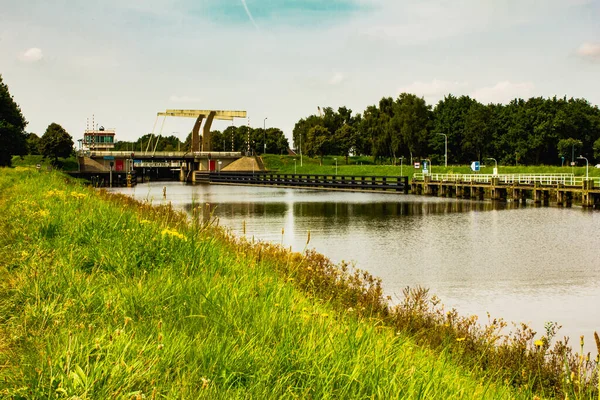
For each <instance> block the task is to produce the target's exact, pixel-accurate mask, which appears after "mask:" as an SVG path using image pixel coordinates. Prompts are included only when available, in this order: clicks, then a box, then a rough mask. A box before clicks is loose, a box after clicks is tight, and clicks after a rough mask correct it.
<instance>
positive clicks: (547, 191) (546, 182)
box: [411, 174, 600, 208]
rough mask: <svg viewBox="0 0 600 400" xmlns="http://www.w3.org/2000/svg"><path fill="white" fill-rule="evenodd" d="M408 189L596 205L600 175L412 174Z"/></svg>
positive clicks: (445, 194) (446, 194)
mask: <svg viewBox="0 0 600 400" xmlns="http://www.w3.org/2000/svg"><path fill="white" fill-rule="evenodd" d="M411 191H412V193H415V194H423V195H432V196H440V197H457V198H474V199H480V200H483V199H485V198H488V199H492V200H500V201H506V200H512V201H516V202H524V201H525V200H526V199H527V198H528V197H529V198H531V199H532V200H533V201H534V203H536V204H548V203H549V202H550V199H551V197H552V196H555V199H556V203H557V204H558V205H566V206H570V205H571V204H572V203H573V201H574V200H577V201H580V202H581V205H582V206H583V207H594V206H595V207H597V208H599V207H600V178H585V177H581V176H574V175H573V174H505V175H486V174H465V175H463V174H415V175H414V176H413V180H412V183H411Z"/></svg>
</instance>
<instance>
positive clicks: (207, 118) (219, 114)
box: [152, 110, 246, 153]
mask: <svg viewBox="0 0 600 400" xmlns="http://www.w3.org/2000/svg"><path fill="white" fill-rule="evenodd" d="M160 117H164V118H163V122H162V125H161V134H162V127H163V126H164V124H165V120H166V119H167V117H182V118H195V119H196V122H195V123H194V127H193V128H192V144H191V148H190V149H189V151H190V152H192V153H197V152H210V151H211V150H212V143H211V135H210V127H211V125H212V122H213V120H215V119H217V120H225V121H233V119H234V118H246V111H230V110H166V111H164V112H158V113H157V114H156V121H155V122H154V128H152V134H153V135H154V130H155V129H156V124H157V123H158V120H159V118H160ZM203 122H204V124H203ZM200 128H202V143H200Z"/></svg>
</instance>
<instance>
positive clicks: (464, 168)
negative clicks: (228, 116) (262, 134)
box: [263, 154, 600, 178]
mask: <svg viewBox="0 0 600 400" xmlns="http://www.w3.org/2000/svg"><path fill="white" fill-rule="evenodd" d="M335 158H337V169H338V174H339V175H365V176H366V175H386V176H389V175H391V176H398V175H400V171H401V168H400V165H396V166H394V165H377V164H374V163H373V159H372V157H350V159H349V163H348V165H346V164H345V162H346V161H345V159H344V157H333V156H327V157H325V158H324V159H323V165H320V159H319V158H318V157H317V158H310V157H306V156H303V157H302V166H300V157H299V156H295V157H294V156H278V155H270V154H267V155H264V156H263V160H264V161H265V164H266V167H267V168H268V169H269V170H271V171H276V172H281V173H287V174H293V173H294V159H296V162H295V164H296V166H295V170H296V172H297V173H298V174H335ZM406 163H407V160H404V165H403V166H402V175H404V176H408V177H409V178H412V176H413V174H414V173H416V172H422V170H418V169H414V168H413V166H412V165H407V164H406ZM493 167H494V162H493V161H488V164H487V165H486V166H485V167H484V168H482V169H481V171H480V172H479V173H480V174H491V173H492V172H493ZM585 169H586V168H585V161H584V162H583V167H581V166H578V167H573V168H571V167H566V166H565V167H557V166H551V165H550V166H548V165H539V166H518V167H517V166H503V165H499V166H498V170H499V173H500V174H542V173H543V174H570V173H574V174H575V175H576V176H585ZM432 172H433V173H444V174H445V173H448V174H472V173H473V171H471V168H470V166H468V165H450V166H448V167H447V168H446V167H444V166H443V165H442V166H440V165H436V164H434V165H433V170H432ZM589 176H593V177H598V176H600V169H598V168H595V167H594V166H593V165H590V166H589Z"/></svg>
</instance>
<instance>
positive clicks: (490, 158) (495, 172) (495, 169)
mask: <svg viewBox="0 0 600 400" xmlns="http://www.w3.org/2000/svg"><path fill="white" fill-rule="evenodd" d="M486 160H494V162H495V163H496V167H495V168H494V175H498V161H496V159H495V158H492V157H487V158H486Z"/></svg>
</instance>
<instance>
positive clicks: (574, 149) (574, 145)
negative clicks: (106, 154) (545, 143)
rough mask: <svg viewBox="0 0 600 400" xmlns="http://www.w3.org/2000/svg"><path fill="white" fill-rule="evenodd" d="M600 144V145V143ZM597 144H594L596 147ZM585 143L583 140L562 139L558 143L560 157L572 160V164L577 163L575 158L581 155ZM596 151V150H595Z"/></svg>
mask: <svg viewBox="0 0 600 400" xmlns="http://www.w3.org/2000/svg"><path fill="white" fill-rule="evenodd" d="M599 144H600V143H599ZM595 145H596V144H595V143H594V146H595ZM582 146H583V143H582V142H581V140H577V139H573V138H568V139H560V140H559V141H558V145H557V146H556V147H557V148H558V155H559V156H562V157H565V158H567V159H570V160H571V162H573V161H575V160H574V159H573V158H575V157H577V156H578V155H579V154H580V153H581V147H582ZM594 151H595V148H594Z"/></svg>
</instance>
